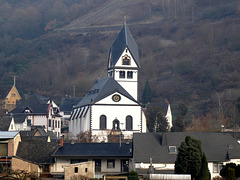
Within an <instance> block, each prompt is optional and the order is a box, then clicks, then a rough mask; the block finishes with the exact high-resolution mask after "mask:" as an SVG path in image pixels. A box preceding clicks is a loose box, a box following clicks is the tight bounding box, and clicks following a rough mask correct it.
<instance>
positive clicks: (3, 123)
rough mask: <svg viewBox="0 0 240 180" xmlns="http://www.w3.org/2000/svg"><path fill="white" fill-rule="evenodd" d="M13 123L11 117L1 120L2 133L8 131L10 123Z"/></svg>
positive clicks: (4, 117)
mask: <svg viewBox="0 0 240 180" xmlns="http://www.w3.org/2000/svg"><path fill="white" fill-rule="evenodd" d="M11 121H12V117H10V116H6V115H5V116H3V117H1V118H0V131H8V128H9V126H10V123H11Z"/></svg>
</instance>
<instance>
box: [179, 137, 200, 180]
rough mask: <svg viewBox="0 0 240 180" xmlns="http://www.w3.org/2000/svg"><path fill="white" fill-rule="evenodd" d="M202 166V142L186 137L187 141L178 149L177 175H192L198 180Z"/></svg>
mask: <svg viewBox="0 0 240 180" xmlns="http://www.w3.org/2000/svg"><path fill="white" fill-rule="evenodd" d="M201 165H202V148H201V141H199V140H197V139H194V138H192V137H190V136H186V138H185V141H184V142H182V143H181V145H180V147H179V148H178V155H177V160H176V161H175V173H176V174H191V176H192V177H193V178H194V179H196V178H197V177H198V175H199V173H200V169H201Z"/></svg>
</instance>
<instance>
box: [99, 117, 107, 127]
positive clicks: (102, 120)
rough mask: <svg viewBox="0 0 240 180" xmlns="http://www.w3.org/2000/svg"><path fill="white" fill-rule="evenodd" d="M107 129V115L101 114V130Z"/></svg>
mask: <svg viewBox="0 0 240 180" xmlns="http://www.w3.org/2000/svg"><path fill="white" fill-rule="evenodd" d="M104 129H107V117H106V116H105V115H101V116H100V130H104Z"/></svg>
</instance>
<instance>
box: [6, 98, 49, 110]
mask: <svg viewBox="0 0 240 180" xmlns="http://www.w3.org/2000/svg"><path fill="white" fill-rule="evenodd" d="M47 108H48V104H47V102H46V99H44V98H43V96H40V95H37V94H34V95H32V96H30V97H29V98H28V99H26V100H25V101H22V103H20V104H19V105H17V107H16V108H15V109H13V110H12V111H11V112H10V113H13V114H15V113H24V110H25V109H29V110H30V111H31V113H32V114H46V112H47Z"/></svg>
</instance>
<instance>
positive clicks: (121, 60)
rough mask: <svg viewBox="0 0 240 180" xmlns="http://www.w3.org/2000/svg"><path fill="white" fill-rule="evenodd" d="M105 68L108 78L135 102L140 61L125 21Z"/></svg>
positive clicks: (111, 48)
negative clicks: (126, 92) (114, 81)
mask: <svg viewBox="0 0 240 180" xmlns="http://www.w3.org/2000/svg"><path fill="white" fill-rule="evenodd" d="M107 68H108V76H110V77H113V78H114V79H115V80H116V81H117V82H118V83H119V84H120V85H121V86H122V87H123V88H125V89H126V90H127V91H128V93H129V94H131V95H132V97H134V98H135V99H136V100H137V97H138V70H139V68H140V61H139V54H138V47H137V44H136V42H135V40H134V39H133V36H132V34H131V32H130V30H129V28H128V26H127V24H126V21H125V22H124V25H123V27H122V29H121V31H120V32H119V34H118V36H117V37H116V39H115V41H114V42H113V44H112V45H111V47H110V51H109V57H108V67H107Z"/></svg>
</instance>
